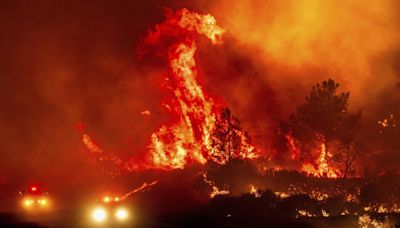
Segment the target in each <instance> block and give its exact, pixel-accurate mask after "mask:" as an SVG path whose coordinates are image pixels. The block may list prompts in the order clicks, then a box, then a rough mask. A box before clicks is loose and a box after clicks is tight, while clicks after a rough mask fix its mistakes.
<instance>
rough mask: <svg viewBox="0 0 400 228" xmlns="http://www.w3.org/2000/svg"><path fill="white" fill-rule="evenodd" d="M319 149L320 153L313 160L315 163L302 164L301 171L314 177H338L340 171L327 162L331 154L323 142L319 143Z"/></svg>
mask: <svg viewBox="0 0 400 228" xmlns="http://www.w3.org/2000/svg"><path fill="white" fill-rule="evenodd" d="M320 151H321V152H320V155H319V157H318V159H317V160H316V162H315V163H316V165H313V164H311V163H305V164H303V167H302V170H303V172H305V173H307V174H308V175H312V176H315V177H328V178H338V177H339V175H340V171H339V170H338V169H337V168H336V167H334V166H332V165H331V164H330V163H329V161H328V159H329V158H331V157H332V154H331V153H330V152H329V151H327V149H326V145H325V143H321V147H320Z"/></svg>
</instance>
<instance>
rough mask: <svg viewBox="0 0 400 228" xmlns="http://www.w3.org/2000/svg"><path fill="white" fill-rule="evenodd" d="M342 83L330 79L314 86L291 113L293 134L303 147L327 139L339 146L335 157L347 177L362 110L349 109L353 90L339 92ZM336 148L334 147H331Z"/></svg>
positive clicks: (328, 147)
mask: <svg viewBox="0 0 400 228" xmlns="http://www.w3.org/2000/svg"><path fill="white" fill-rule="evenodd" d="M338 87H339V84H338V83H336V82H335V81H334V80H332V79H329V80H326V81H323V82H322V83H317V84H316V85H315V86H313V87H312V90H311V93H310V94H309V95H308V96H307V97H306V101H305V102H304V103H303V104H301V105H300V106H298V107H297V109H296V110H295V112H294V113H293V114H292V115H291V116H290V121H289V125H290V128H291V131H292V133H293V136H294V137H295V138H296V139H297V140H298V141H299V143H300V147H301V148H302V150H303V151H309V150H310V149H312V148H315V147H316V146H318V145H317V144H320V143H324V144H325V146H326V148H327V150H326V151H329V149H331V147H333V146H335V148H336V150H335V152H336V153H333V157H332V161H333V162H336V163H337V164H338V165H339V166H341V167H342V174H343V177H347V175H348V174H349V173H350V171H351V170H352V164H353V161H354V159H355V156H356V151H357V150H356V139H357V133H358V129H359V120H360V117H361V113H360V112H359V113H357V114H351V113H349V112H348V110H347V108H348V104H349V103H348V101H349V97H350V93H348V92H343V93H337V88H338ZM331 152H333V151H331Z"/></svg>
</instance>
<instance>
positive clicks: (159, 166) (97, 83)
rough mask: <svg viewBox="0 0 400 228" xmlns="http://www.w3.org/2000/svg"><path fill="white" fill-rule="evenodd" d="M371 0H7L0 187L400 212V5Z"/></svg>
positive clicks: (223, 212)
mask: <svg viewBox="0 0 400 228" xmlns="http://www.w3.org/2000/svg"><path fill="white" fill-rule="evenodd" d="M368 3H370V4H367V3H365V2H363V3H341V4H340V3H337V2H333V1H331V2H328V3H327V4H321V3H319V2H317V1H300V2H298V1H296V2H295V1H290V0H287V1H266V2H264V1H237V2H235V3H231V2H229V1H216V2H213V3H211V2H196V1H189V2H174V3H165V4H162V5H161V4H160V3H159V2H156V1H154V2H153V1H149V2H147V3H141V4H138V3H128V2H124V3H121V5H116V4H113V3H107V2H102V3H98V4H96V5H94V6H92V5H90V4H89V3H80V4H73V3H65V5H63V7H60V6H56V5H54V4H53V3H51V2H46V1H43V2H41V3H38V4H37V5H35V6H34V7H29V5H27V4H22V3H21V4H11V3H9V4H4V5H3V7H4V9H6V10H5V12H6V11H7V12H8V13H5V14H4V15H5V16H4V17H5V19H6V20H4V21H5V22H2V24H3V25H4V26H2V27H3V28H4V29H3V30H4V31H3V32H4V34H6V36H5V38H4V42H2V43H3V45H4V50H5V52H4V53H6V54H7V53H8V55H6V56H3V55H2V57H1V58H2V60H4V61H1V62H2V63H3V64H4V63H5V64H4V67H3V69H4V75H7V76H8V77H2V79H1V80H2V82H4V83H2V85H5V86H4V90H3V91H4V92H5V94H6V95H5V96H3V97H2V104H4V105H3V106H4V107H6V111H4V112H2V114H1V115H2V119H4V121H2V123H1V125H0V135H1V137H2V138H4V139H6V140H4V141H5V142H4V143H3V145H2V146H1V147H2V149H1V150H2V153H1V156H2V158H3V159H1V162H2V163H4V164H2V165H1V167H0V184H2V185H3V186H7V183H15V182H18V181H15V179H21V181H22V182H29V181H30V179H44V182H49V183H53V185H54V188H55V189H57V188H58V190H60V188H59V187H58V186H60V185H61V184H60V183H61V182H60V180H59V177H60V176H61V177H71V176H73V177H71V178H69V179H70V181H69V183H67V185H68V186H69V187H67V188H73V187H74V186H77V185H80V186H84V185H88V184H87V183H89V182H92V183H102V182H108V181H109V182H117V183H119V185H121V186H125V187H126V189H125V190H126V192H132V191H133V190H132V188H133V189H135V188H136V187H134V186H142V185H141V184H142V183H143V182H148V183H157V184H154V186H152V188H151V190H149V191H147V192H146V193H148V194H151V193H153V194H154V195H157V197H154V198H157V199H158V198H159V200H160V202H163V200H165V199H163V194H162V192H163V191H161V190H160V189H167V190H168V191H170V192H173V191H175V190H176V195H180V194H181V193H182V192H186V194H184V196H185V197H186V199H188V198H190V199H192V200H191V201H190V203H188V204H187V205H186V206H185V207H183V208H194V207H196V205H204V204H205V203H208V202H211V203H210V205H209V206H210V207H214V209H213V210H216V211H214V212H215V214H218V215H219V216H227V215H229V217H231V216H233V218H234V217H235V215H236V214H237V212H230V210H234V209H229V208H228V209H221V208H220V209H216V208H218V207H220V206H221V204H222V206H221V207H225V206H227V205H229V203H230V202H235V200H237V201H238V202H242V200H245V201H246V200H248V201H249V205H251V206H254V207H257V205H256V204H258V203H259V202H264V204H263V205H264V206H263V207H268V208H260V209H259V210H261V211H264V212H265V211H268V212H269V213H270V214H281V213H282V211H286V212H285V213H287V214H286V215H284V216H283V217H285V216H287V217H290V218H297V217H328V216H341V215H351V216H357V218H358V216H362V215H363V214H364V213H370V214H371V213H380V214H382V213H397V212H398V206H397V202H398V191H397V190H396V189H397V188H398V186H399V184H398V181H397V179H398V176H397V172H398V167H397V164H398V161H399V158H400V156H399V155H398V153H399V150H400V146H399V143H398V141H399V140H398V139H399V137H400V135H399V134H400V132H399V126H398V123H399V121H400V120H399V118H400V106H399V105H398V102H399V77H398V75H399V54H398V53H399V42H398V41H399V40H400V35H399V23H398V21H400V20H398V19H399V18H398V15H399V14H398V12H399V5H398V3H397V2H394V1H389V0H387V1H382V2H380V3H373V2H368ZM164 6H168V7H171V8H170V9H164V10H162V7H164ZM185 7H186V8H185ZM88 11H89V13H88ZM45 12H46V13H45ZM48 12H52V13H51V14H49V13H48ZM141 12H148V14H147V15H143V13H141ZM162 12H164V16H163V15H162ZM26 18H28V19H30V20H26ZM349 21H350V22H351V23H349ZM21 66H23V67H21ZM8 94H9V95H10V96H8ZM304 98H305V99H304ZM74 126H76V127H77V128H78V130H76V129H74ZM81 145H83V146H81ZM87 160H89V161H90V162H87ZM54 161H56V162H54ZM21 167H23V168H21ZM78 167H79V168H80V169H81V170H82V172H81V173H82V175H81V176H76V175H71V173H73V172H74V170H76V168H78ZM26 173H29V174H30V175H31V176H30V177H29V178H26ZM50 174H51V175H50ZM3 176H4V177H3ZM173 176H179V178H180V179H183V180H185V181H181V182H179V181H178V180H177V178H176V179H175V178H173ZM133 177H135V178H133ZM61 179H62V178H61ZM157 181H158V182H157ZM178 182H179V183H180V184H179V185H177V183H178ZM99 185H101V184H99ZM104 185H107V184H104ZM385 185H390V186H391V187H390V189H392V190H393V191H391V192H390V193H388V192H385V191H384V190H383V189H385V187H383V186H385ZM170 186H175V190H173V189H174V188H173V187H170ZM178 186H179V187H178ZM64 191H65V192H68V191H67V190H64ZM135 194H136V193H135ZM140 194H141V193H140ZM242 194H244V195H243V196H241V195H242ZM173 195H175V194H173ZM378 196H379V197H378ZM381 196H382V197H381ZM246 197H247V198H246ZM172 198H173V197H172ZM210 198H212V200H211V201H210ZM174 199H175V198H174ZM148 200H149V201H151V199H148ZM155 201H156V200H155ZM221 202H222V203H221ZM233 204H234V203H233ZM171 205H173V203H171ZM266 205H269V206H266ZM333 205H334V206H333ZM171 207H173V206H171ZM284 208H286V209H287V208H290V209H287V210H286V209H284ZM169 209H171V208H169ZM171 210H172V209H171ZM265 213H266V212H265ZM259 215H264V214H263V213H261V214H259ZM361 218H362V219H363V220H362V221H361V222H365V221H367V220H368V218H367V217H360V219H361ZM369 219H370V221H369V222H370V223H372V222H373V221H375V220H373V218H370V217H369ZM375 222H378V221H377V220H376V221H375Z"/></svg>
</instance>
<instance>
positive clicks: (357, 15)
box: [211, 0, 400, 115]
mask: <svg viewBox="0 0 400 228" xmlns="http://www.w3.org/2000/svg"><path fill="white" fill-rule="evenodd" d="M211 9H212V10H211V11H212V13H213V14H214V15H215V16H216V18H217V19H218V20H219V21H220V23H221V24H222V26H223V27H224V28H225V29H226V30H227V31H228V34H230V35H231V36H232V37H233V39H235V40H236V42H237V43H238V45H237V48H238V49H239V50H241V53H246V55H247V56H249V57H248V58H249V59H250V61H251V62H252V64H253V65H256V68H255V70H256V72H257V73H259V74H261V75H260V80H259V83H261V85H266V87H267V88H272V91H274V92H275V93H279V96H280V98H279V99H278V100H279V102H282V103H283V104H284V105H285V106H287V105H289V106H288V107H290V108H293V107H294V106H293V104H297V103H299V102H301V101H302V99H303V98H304V96H305V93H304V89H306V90H309V89H310V87H311V85H313V84H315V83H316V82H318V81H322V80H324V79H327V78H329V77H331V78H334V79H335V80H337V81H338V82H339V83H340V84H341V88H342V89H343V90H346V91H350V93H351V105H352V108H354V109H363V110H365V113H366V114H367V115H368V114H375V111H376V110H374V109H376V108H378V106H379V107H380V106H382V103H386V102H389V103H390V102H391V103H393V100H395V99H397V101H398V96H399V95H398V94H399V92H398V91H399V90H398V85H399V77H398V75H399V64H400V63H399V49H400V43H399V40H400V30H399V26H400V20H399V19H400V18H399V13H398V12H399V9H400V8H399V4H398V2H397V1H392V0H385V1H379V2H376V1H352V2H348V1H324V2H321V1H316V0H303V1H294V0H284V1H271V0H269V1H258V0H252V1H235V2H231V1H217V2H215V3H214V4H213V5H212V6H211ZM243 50H244V51H243ZM260 65H261V66H260ZM232 67H235V66H232ZM257 68H259V69H257ZM260 68H261V69H260ZM263 71H264V72H263ZM243 77H246V79H248V78H250V77H252V76H251V75H243ZM250 80H251V79H250ZM261 85H260V86H261ZM244 87H248V85H243V86H242V89H241V90H239V91H243V90H244ZM388 91H390V92H388ZM237 94H241V93H240V92H237ZM388 95H389V96H388ZM244 99H245V98H241V99H237V102H238V103H243V102H244V103H246V102H247V101H245V100H244ZM371 111H372V113H371Z"/></svg>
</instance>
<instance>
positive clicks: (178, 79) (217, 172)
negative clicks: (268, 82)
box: [81, 9, 400, 227]
mask: <svg viewBox="0 0 400 228" xmlns="http://www.w3.org/2000/svg"><path fill="white" fill-rule="evenodd" d="M224 33H225V30H224V29H223V28H221V27H220V26H219V25H218V24H217V22H216V20H215V18H214V17H213V16H211V15H210V14H199V13H195V12H192V11H189V10H187V9H181V10H177V11H172V10H167V11H166V19H165V21H164V22H163V23H161V24H158V25H156V26H155V28H154V29H153V30H151V31H150V32H149V33H148V34H147V36H146V37H145V39H144V40H143V43H142V45H141V46H140V48H139V49H138V50H139V54H140V56H141V57H147V56H148V55H150V54H153V55H156V56H162V59H163V60H166V62H167V66H168V69H167V72H166V73H165V74H164V75H163V77H164V78H163V84H162V85H161V87H162V88H163V91H165V96H166V99H165V100H164V102H163V103H162V106H163V107H164V108H165V109H166V110H167V111H168V112H169V114H170V115H171V121H170V122H169V123H165V124H162V125H161V126H160V127H159V128H158V129H157V130H155V132H154V133H152V134H151V136H150V138H149V144H148V146H147V147H146V151H147V152H146V154H145V156H144V157H135V156H133V157H131V158H129V159H127V160H125V161H124V160H123V159H121V158H119V157H118V153H116V152H110V151H108V150H105V149H103V148H102V147H101V146H99V144H97V143H96V142H95V141H94V140H93V139H92V138H91V137H90V136H89V134H87V133H86V130H85V129H84V128H83V127H81V130H82V141H83V143H84V145H85V146H86V148H87V150H88V151H89V152H90V156H91V158H92V161H93V162H94V163H96V164H97V165H98V166H99V167H100V169H101V170H102V171H103V172H104V173H106V174H110V175H112V176H118V175H127V174H129V173H132V172H145V171H148V170H161V171H163V172H167V173H168V172H171V173H174V172H175V170H185V169H187V168H188V167H192V168H193V167H196V169H198V172H197V175H198V176H197V178H198V179H200V180H201V181H202V183H203V184H204V185H205V186H206V188H207V189H208V191H209V193H208V196H209V197H210V198H211V205H210V207H211V208H212V209H211V210H217V211H218V212H216V214H219V215H221V216H225V215H226V216H228V215H229V216H228V217H231V216H232V215H235V214H238V213H239V212H237V211H234V210H235V209H234V208H235V207H234V206H232V205H235V202H236V201H237V203H239V202H242V201H244V202H247V204H246V205H247V206H248V207H256V208H259V209H260V210H259V211H263V213H261V214H262V215H266V214H269V216H270V215H271V214H272V215H278V214H280V213H283V212H285V213H286V216H289V217H292V218H301V217H331V216H344V215H352V216H360V218H359V220H358V223H359V225H360V226H362V227H364V226H368V224H380V225H376V226H383V225H382V224H384V223H385V222H380V221H378V220H374V219H371V218H370V217H368V215H364V214H366V213H397V212H399V210H400V209H399V207H400V205H398V203H399V202H400V198H399V197H400V194H399V191H400V190H399V187H400V183H398V179H399V176H398V175H397V173H396V172H394V173H393V172H392V173H389V172H386V171H388V170H385V171H383V170H374V171H372V170H369V171H368V169H370V168H371V167H367V166H363V165H362V161H363V160H365V156H370V157H371V158H372V157H373V156H379V154H380V153H381V151H382V150H383V149H384V148H383V147H382V148H379V146H377V147H376V148H373V149H371V148H367V147H365V146H364V145H363V143H362V140H365V139H366V138H367V137H368V135H366V134H365V133H363V131H362V128H361V125H362V122H361V121H362V115H361V111H355V112H354V111H350V108H349V104H350V102H349V100H350V93H348V92H339V84H338V83H337V82H336V81H334V80H333V79H327V80H324V81H322V82H321V83H317V84H316V85H315V86H313V87H312V88H311V92H310V93H309V95H308V96H307V97H306V98H305V101H304V102H303V103H302V104H300V105H298V106H297V107H296V109H295V110H294V111H293V112H292V114H291V115H290V116H289V118H288V119H287V120H285V121H281V123H280V125H279V127H277V128H276V129H275V133H274V134H275V136H276V137H275V138H276V140H275V141H274V142H273V145H272V146H270V147H269V148H265V147H264V148H263V147H262V146H260V145H257V144H255V143H252V141H251V140H250V136H249V135H250V134H249V133H248V132H247V131H245V130H244V129H243V128H242V126H241V124H240V121H239V119H238V118H237V117H236V116H234V115H233V113H232V111H231V110H230V109H229V108H227V106H228V104H227V103H226V102H222V101H221V99H219V98H218V99H217V98H215V97H212V96H210V95H208V93H207V92H206V90H205V89H203V87H202V86H201V85H200V84H199V79H198V77H201V76H203V75H199V70H198V66H197V62H196V51H197V42H198V39H201V37H203V38H204V37H205V38H207V39H208V40H209V41H211V44H212V45H222V44H223V42H222V36H223V35H224ZM203 77H204V76H203ZM224 107H225V108H224ZM141 115H142V116H146V117H149V116H151V115H153V114H152V112H150V111H149V110H145V111H143V112H141ZM398 121H399V120H398V118H397V117H396V115H395V114H390V115H389V117H387V118H384V119H383V120H377V121H376V122H377V123H378V124H377V125H378V126H375V128H371V131H375V130H374V129H376V132H373V133H370V134H369V136H371V135H374V134H376V135H380V137H384V138H385V137H387V138H390V139H392V141H391V143H389V144H390V145H389V146H391V149H392V150H396V151H397V152H398V151H399V150H400V147H399V143H398V139H399V138H398V137H399V126H398ZM376 145H379V144H376ZM368 151H373V152H371V153H369V152H368ZM372 169H374V167H372ZM154 183H156V182H154ZM387 184H390V185H393V186H392V187H390V189H392V190H391V191H390V192H384V191H385V190H384V189H388V187H387ZM158 185H161V184H158ZM158 185H157V186H158ZM157 186H156V187H157ZM376 195H379V196H382V197H381V198H377V197H374V196H376ZM225 201H233V202H232V205H231V206H232V207H230V206H228V205H229V203H227V202H225ZM225 203H226V204H225ZM261 204H262V205H261ZM239 208H240V207H239ZM249 209H250V208H249ZM224 213H225V214H224ZM261 214H260V215H261ZM278 217H282V215H280V216H278ZM374 226H375V225H374Z"/></svg>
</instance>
